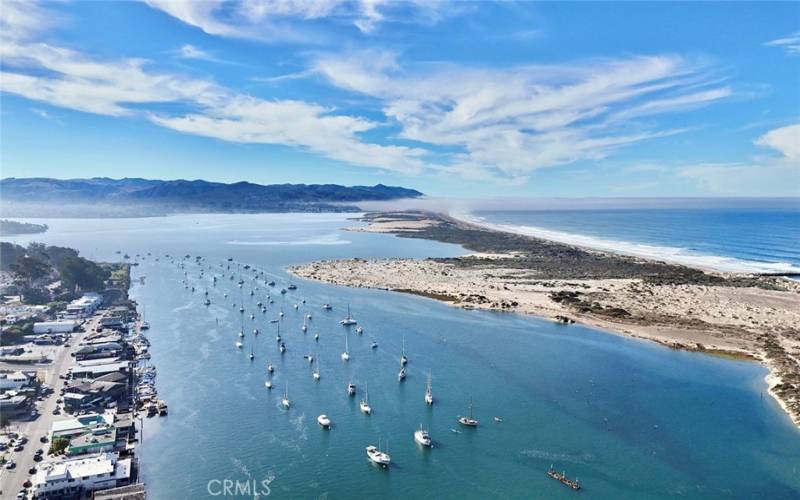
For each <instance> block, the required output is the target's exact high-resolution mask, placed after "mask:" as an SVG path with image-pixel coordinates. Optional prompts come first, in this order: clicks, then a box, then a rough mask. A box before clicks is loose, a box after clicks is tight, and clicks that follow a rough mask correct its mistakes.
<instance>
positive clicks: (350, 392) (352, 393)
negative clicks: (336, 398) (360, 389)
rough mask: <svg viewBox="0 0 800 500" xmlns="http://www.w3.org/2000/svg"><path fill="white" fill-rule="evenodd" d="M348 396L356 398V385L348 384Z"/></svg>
mask: <svg viewBox="0 0 800 500" xmlns="http://www.w3.org/2000/svg"><path fill="white" fill-rule="evenodd" d="M347 395H348V396H355V395H356V384H354V383H352V382H350V383H349V384H347Z"/></svg>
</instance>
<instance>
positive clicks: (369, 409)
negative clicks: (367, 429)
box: [358, 384, 372, 415]
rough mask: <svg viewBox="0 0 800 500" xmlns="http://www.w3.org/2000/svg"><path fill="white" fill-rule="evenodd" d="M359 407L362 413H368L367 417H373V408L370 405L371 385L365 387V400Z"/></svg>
mask: <svg viewBox="0 0 800 500" xmlns="http://www.w3.org/2000/svg"><path fill="white" fill-rule="evenodd" d="M358 407H359V408H360V409H361V413H366V414H367V415H372V407H371V406H370V405H369V385H368V384H366V385H365V386H364V399H362V400H361V402H360V403H359V404H358Z"/></svg>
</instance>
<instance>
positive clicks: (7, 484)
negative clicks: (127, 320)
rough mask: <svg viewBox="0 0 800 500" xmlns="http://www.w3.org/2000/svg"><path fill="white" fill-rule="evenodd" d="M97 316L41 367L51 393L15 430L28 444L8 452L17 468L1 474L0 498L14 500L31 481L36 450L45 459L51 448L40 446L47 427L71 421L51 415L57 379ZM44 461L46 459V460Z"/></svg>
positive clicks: (62, 414)
mask: <svg viewBox="0 0 800 500" xmlns="http://www.w3.org/2000/svg"><path fill="white" fill-rule="evenodd" d="M100 317H101V316H100V315H99V314H98V315H95V316H93V317H91V318H90V319H88V320H87V321H86V323H85V324H84V331H83V332H79V333H76V334H75V335H73V336H72V338H71V339H70V340H69V344H70V346H69V347H66V348H64V347H61V348H57V350H56V351H55V352H56V355H55V358H54V359H53V362H52V363H51V364H50V365H49V366H47V367H46V368H40V369H39V373H40V374H41V372H42V371H45V373H46V374H45V377H44V383H45V384H47V385H48V386H49V387H51V388H52V389H53V394H51V395H50V396H47V397H46V398H45V400H44V401H41V402H39V404H38V405H37V407H38V409H39V417H38V418H36V420H33V421H30V422H23V423H21V424H19V425H18V426H17V427H18V428H19V432H20V433H21V434H23V435H25V436H27V437H28V443H27V444H26V445H25V449H24V450H22V451H20V452H11V450H9V451H10V453H9V455H8V457H9V458H10V459H11V460H14V461H15V462H16V463H17V466H16V468H14V469H11V470H7V469H2V470H1V471H0V497H2V498H14V495H16V494H17V492H18V491H19V490H21V489H22V485H23V483H25V481H27V480H28V479H30V478H31V475H30V474H28V470H29V469H30V468H31V467H38V465H39V464H41V463H44V461H42V462H38V463H37V462H35V461H34V460H33V456H34V454H35V452H36V450H37V449H39V448H41V449H43V450H44V452H45V457H46V456H47V455H46V454H47V450H48V449H49V448H50V443H42V442H40V441H39V438H40V437H42V436H43V435H45V434H47V433H48V432H49V431H50V426H51V425H52V423H53V421H55V420H63V419H65V418H70V416H69V415H67V414H65V413H63V412H62V413H61V415H53V410H54V409H55V408H56V407H57V406H58V404H57V403H56V400H58V398H60V397H61V396H60V395H59V391H60V390H61V388H62V387H64V382H63V381H62V380H61V379H59V378H58V376H59V375H65V374H66V373H67V370H68V369H69V368H70V366H72V361H73V358H72V353H74V352H75V351H77V350H78V349H79V348H80V343H81V341H83V338H84V337H85V336H86V335H87V334H88V333H89V332H91V331H94V329H95V328H96V327H97V325H98V323H99V322H100ZM45 461H46V459H45Z"/></svg>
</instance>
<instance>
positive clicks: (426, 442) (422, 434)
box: [414, 424, 433, 448]
mask: <svg viewBox="0 0 800 500" xmlns="http://www.w3.org/2000/svg"><path fill="white" fill-rule="evenodd" d="M414 441H416V442H417V443H419V444H421V445H422V446H427V447H430V448H433V441H431V436H430V434H428V431H427V430H426V429H425V428H424V427H422V424H419V430H418V431H416V432H414Z"/></svg>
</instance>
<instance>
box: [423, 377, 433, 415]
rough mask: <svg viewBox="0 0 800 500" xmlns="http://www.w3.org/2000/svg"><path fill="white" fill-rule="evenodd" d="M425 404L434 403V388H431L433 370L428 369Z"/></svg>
mask: <svg viewBox="0 0 800 500" xmlns="http://www.w3.org/2000/svg"><path fill="white" fill-rule="evenodd" d="M425 404H426V405H428V406H430V405H432V404H433V390H432V389H431V371H430V370H428V383H427V385H426V386H425Z"/></svg>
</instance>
